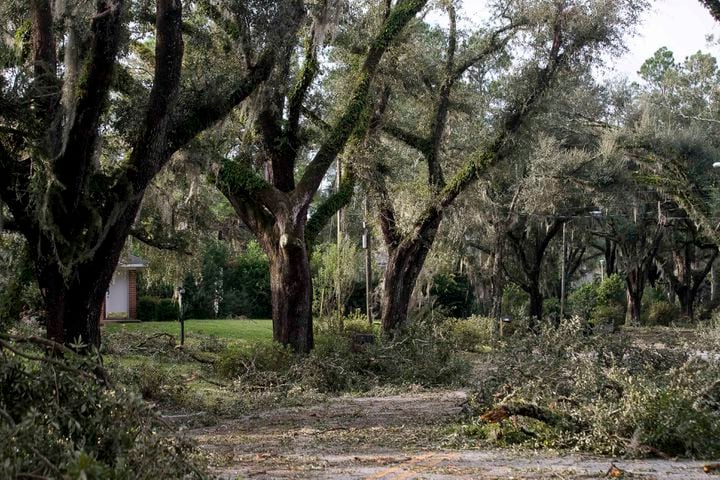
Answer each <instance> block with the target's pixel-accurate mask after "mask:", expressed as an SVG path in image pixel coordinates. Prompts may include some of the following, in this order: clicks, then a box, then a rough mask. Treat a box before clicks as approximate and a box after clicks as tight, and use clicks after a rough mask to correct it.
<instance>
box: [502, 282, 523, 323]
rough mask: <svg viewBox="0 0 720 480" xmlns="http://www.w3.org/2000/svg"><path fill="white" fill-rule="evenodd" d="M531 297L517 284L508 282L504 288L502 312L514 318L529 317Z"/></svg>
mask: <svg viewBox="0 0 720 480" xmlns="http://www.w3.org/2000/svg"><path fill="white" fill-rule="evenodd" d="M529 306H530V297H529V296H528V294H527V293H525V292H524V291H523V290H522V289H521V288H520V287H518V286H517V285H515V284H512V283H511V284H508V285H506V286H505V289H504V290H503V298H502V313H503V314H510V315H512V316H513V317H514V318H520V317H527V316H528V308H529Z"/></svg>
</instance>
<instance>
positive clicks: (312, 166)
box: [218, 0, 426, 352]
mask: <svg viewBox="0 0 720 480" xmlns="http://www.w3.org/2000/svg"><path fill="white" fill-rule="evenodd" d="M425 3H426V0H401V1H400V2H398V3H397V4H396V5H395V6H394V7H393V8H392V9H391V10H389V11H388V12H387V14H386V15H385V17H384V21H383V22H382V24H381V26H380V29H379V32H378V33H377V35H376V36H375V37H374V38H373V39H372V40H371V42H370V43H369V48H368V50H367V52H366V54H365V56H364V59H363V61H362V63H361V64H360V67H359V69H358V71H357V73H356V77H355V82H354V85H353V86H352V90H351V93H350V95H349V100H348V101H347V103H346V105H345V107H344V108H343V109H342V110H341V113H340V115H339V117H338V119H337V121H336V122H335V123H334V124H332V125H327V124H325V128H324V129H323V130H324V135H325V137H324V140H322V141H321V143H320V145H319V147H317V149H316V153H315V154H314V155H313V157H312V160H311V161H310V162H309V164H308V165H307V166H306V167H305V169H304V171H303V173H302V176H301V177H300V178H299V179H297V180H296V178H295V174H296V165H297V163H298V158H299V155H300V152H301V151H302V149H303V147H305V146H306V145H307V144H308V140H307V136H306V135H305V134H304V133H305V132H304V131H303V128H302V127H303V125H302V124H301V122H300V120H301V117H302V115H305V116H306V117H309V119H310V120H311V121H312V122H315V123H317V122H318V119H317V118H313V117H314V115H311V113H310V112H308V111H307V110H306V109H305V107H304V102H305V97H306V94H307V92H308V90H309V89H310V87H311V85H312V83H313V81H314V79H315V77H316V76H317V73H318V69H319V65H318V58H317V45H315V44H314V41H315V30H314V28H312V29H311V31H310V32H309V34H308V39H307V41H306V44H305V55H304V61H303V65H302V67H301V68H300V70H299V72H298V73H297V75H296V78H295V79H294V81H292V85H290V86H289V87H288V85H286V84H285V83H283V82H285V81H286V80H287V78H288V75H287V68H288V67H287V66H288V65H290V58H291V57H290V56H291V55H292V49H288V53H287V55H288V56H287V57H286V58H285V59H284V61H281V62H279V65H280V67H279V68H278V70H279V73H278V78H277V84H276V85H273V86H271V87H270V91H269V92H268V93H267V95H266V98H265V100H264V103H263V104H262V105H261V106H260V108H259V112H258V115H257V117H258V118H257V121H256V128H257V130H258V133H259V138H260V140H259V145H258V148H257V153H256V154H255V155H254V156H253V158H242V159H234V160H227V161H225V162H224V164H223V167H222V170H221V172H220V174H219V176H218V186H219V188H220V189H221V191H222V192H223V194H224V195H225V196H226V197H227V198H228V200H229V201H230V203H231V204H232V205H233V207H234V209H235V211H236V213H237V214H238V216H239V217H240V219H241V220H242V221H243V222H244V223H245V224H246V225H247V226H248V228H249V229H250V230H251V231H252V232H253V233H254V235H255V236H256V237H257V238H258V240H259V242H260V244H261V245H262V247H263V249H264V251H265V253H266V254H267V256H268V259H269V262H270V271H271V275H270V282H271V289H272V303H273V308H272V310H273V338H274V339H275V340H276V341H278V342H281V343H283V344H285V345H290V346H291V347H292V348H293V349H294V350H295V351H296V352H308V351H310V350H311V349H312V347H313V336H312V310H311V299H312V278H311V275H310V268H309V258H308V249H309V246H308V245H309V244H311V243H312V242H313V241H314V239H315V237H316V235H317V234H318V232H319V231H320V229H321V228H322V227H323V226H324V225H325V224H326V223H327V222H328V221H329V219H330V218H331V217H332V215H333V214H334V213H335V212H336V211H337V210H338V209H339V208H341V207H342V206H343V205H345V204H346V203H347V202H348V200H349V198H350V197H351V195H352V192H353V188H354V181H353V178H352V176H349V177H348V178H347V179H346V180H345V181H344V182H343V184H342V185H341V188H340V189H339V190H338V191H337V192H336V193H335V194H334V195H332V196H331V197H329V198H328V199H327V200H326V201H325V202H323V203H322V204H321V205H319V206H318V207H317V208H316V209H315V212H314V214H313V216H312V218H310V219H308V211H309V208H310V205H311V203H312V201H313V197H314V196H315V193H316V192H317V191H318V188H319V187H320V184H321V182H322V181H323V178H324V177H325V174H326V173H327V171H328V169H329V168H330V166H331V165H332V163H333V162H334V161H335V159H336V158H337V156H338V154H340V152H342V151H343V149H344V148H345V147H346V145H347V144H348V142H349V141H350V140H351V138H352V137H357V138H362V136H363V135H364V133H365V131H366V130H367V128H368V127H369V124H370V121H369V118H370V116H371V115H372V110H373V108H372V105H373V102H372V99H371V83H372V81H373V78H374V76H375V73H376V71H377V68H378V65H379V64H380V61H381V59H382V57H383V55H384V54H385V52H386V51H387V50H388V48H389V46H390V44H391V43H392V42H393V41H394V40H395V39H396V38H397V37H398V35H399V34H400V33H401V32H402V30H403V29H404V27H405V26H406V25H407V24H408V23H409V22H410V21H411V20H412V19H413V18H414V17H415V15H416V14H417V13H418V12H419V11H420V10H421V9H422V8H423V6H424V5H425ZM283 66H284V67H283ZM284 105H287V114H286V115H284V114H285V112H284V108H283V107H282V106H284ZM323 123H324V122H323ZM253 163H255V164H258V163H260V164H262V165H264V173H263V174H262V175H259V174H257V173H255V172H254V170H253V168H252V167H251V165H252V164H253Z"/></svg>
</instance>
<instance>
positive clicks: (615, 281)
mask: <svg viewBox="0 0 720 480" xmlns="http://www.w3.org/2000/svg"><path fill="white" fill-rule="evenodd" d="M625 301H626V298H625V280H624V279H623V278H622V277H621V276H620V275H619V274H617V273H613V274H612V275H610V276H608V277H605V279H604V280H603V281H602V282H600V284H599V285H598V287H597V303H598V305H612V304H622V305H625Z"/></svg>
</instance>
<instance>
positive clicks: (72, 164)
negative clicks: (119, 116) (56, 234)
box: [53, 0, 122, 211]
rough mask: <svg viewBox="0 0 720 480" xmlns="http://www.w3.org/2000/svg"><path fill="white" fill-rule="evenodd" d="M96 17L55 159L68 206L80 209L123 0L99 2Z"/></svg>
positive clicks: (109, 78) (114, 54)
mask: <svg viewBox="0 0 720 480" xmlns="http://www.w3.org/2000/svg"><path fill="white" fill-rule="evenodd" d="M97 5H98V10H97V14H96V15H95V17H93V20H92V26H91V30H92V36H91V41H90V44H91V46H90V53H89V56H88V58H87V59H86V60H85V63H84V66H83V69H82V71H81V72H80V76H79V81H78V86H77V89H76V91H77V98H76V102H75V104H76V109H75V115H74V117H73V119H74V121H73V123H72V125H70V128H69V129H68V130H67V131H68V133H67V138H66V139H65V141H64V144H65V145H64V148H63V149H62V153H61V155H59V156H58V157H57V158H56V159H55V162H54V166H53V167H54V173H55V176H56V178H57V180H58V182H59V183H60V185H62V186H63V189H62V194H61V195H62V197H63V199H64V208H66V209H67V210H68V211H72V210H74V209H76V208H77V205H78V202H79V201H80V198H81V197H82V196H83V194H84V190H85V189H84V188H83V185H84V184H85V182H86V181H87V178H88V176H89V175H90V173H91V172H92V171H93V170H94V168H93V162H94V158H95V155H94V154H95V147H96V144H97V138H98V135H99V124H100V116H101V115H102V113H103V111H104V109H105V104H106V101H107V96H108V92H109V90H110V85H111V83H112V78H113V68H114V66H115V61H116V57H117V54H118V49H119V47H120V36H121V31H122V28H121V25H122V0H104V1H99V2H98V4H97Z"/></svg>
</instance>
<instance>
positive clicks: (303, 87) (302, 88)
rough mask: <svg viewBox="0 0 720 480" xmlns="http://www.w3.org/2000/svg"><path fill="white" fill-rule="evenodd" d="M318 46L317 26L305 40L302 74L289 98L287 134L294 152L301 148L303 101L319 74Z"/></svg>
mask: <svg viewBox="0 0 720 480" xmlns="http://www.w3.org/2000/svg"><path fill="white" fill-rule="evenodd" d="M318 70H319V69H318V59H317V48H316V46H315V26H314V25H313V28H312V29H311V30H310V33H309V34H308V38H307V39H306V40H305V59H304V61H303V66H302V69H301V70H300V75H299V76H298V79H297V81H296V83H295V86H294V87H293V89H292V92H290V97H289V99H288V121H287V125H288V126H287V130H286V135H287V137H288V139H289V142H290V148H291V149H292V151H293V152H295V151H297V150H298V148H299V135H298V126H299V123H300V113H301V112H302V109H303V102H305V97H306V95H307V92H308V90H309V89H310V86H311V85H312V82H313V80H314V79H315V77H316V76H317V74H318Z"/></svg>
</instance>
